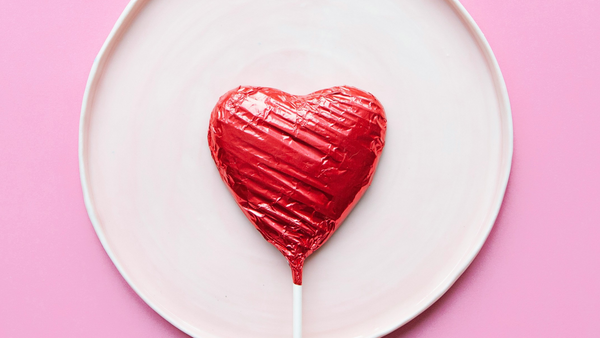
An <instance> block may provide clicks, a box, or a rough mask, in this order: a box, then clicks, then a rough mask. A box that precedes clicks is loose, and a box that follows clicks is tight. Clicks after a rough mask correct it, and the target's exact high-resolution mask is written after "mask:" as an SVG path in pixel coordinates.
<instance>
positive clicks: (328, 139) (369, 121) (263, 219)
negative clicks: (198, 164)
mask: <svg viewBox="0 0 600 338" xmlns="http://www.w3.org/2000/svg"><path fill="white" fill-rule="evenodd" d="M385 131H386V118H385V112H384V110H383V107H382V106H381V103H379V101H377V99H376V98H375V97H374V96H373V95H371V94H370V93H367V92H365V91H362V90H359V89H356V88H352V87H346V86H342V87H333V88H329V89H324V90H320V91H318V92H314V93H312V94H309V95H305V96H296V95H290V94H287V93H285V92H282V91H280V90H277V89H273V88H262V87H239V88H236V89H234V90H232V91H230V92H228V93H226V94H225V95H223V96H222V97H221V98H220V99H219V102H218V103H217V105H216V106H215V108H214V110H213V111H212V115H211V118H210V127H209V131H208V144H209V146H210V150H211V153H212V157H213V159H214V161H215V163H216V165H217V167H218V169H219V172H220V173H221V177H222V178H223V181H224V182H225V183H226V184H227V186H228V187H229V189H230V190H231V192H232V193H233V196H234V198H235V200H236V201H237V203H238V204H239V206H240V207H241V209H242V211H243V212H244V214H246V216H247V217H248V219H249V220H250V221H251V222H252V223H253V224H254V226H255V227H256V229H258V231H260V233H261V234H262V235H263V236H264V238H265V239H266V240H267V241H269V242H270V243H272V244H273V245H275V246H276V247H277V249H279V251H281V253H282V254H283V255H284V256H285V257H286V258H287V259H288V262H289V264H290V267H291V269H292V276H293V280H294V283H295V284H298V285H301V284H302V268H303V265H304V260H305V259H306V257H308V256H309V255H310V254H311V253H313V252H314V251H315V250H317V249H318V248H319V247H321V245H323V243H325V242H326V241H327V240H328V239H329V237H330V236H331V235H332V234H333V232H334V231H335V230H336V229H337V228H338V227H339V226H340V224H341V223H342V221H343V220H344V218H345V217H346V216H347V215H348V213H349V212H350V210H351V209H352V207H354V205H355V204H356V203H357V202H358V200H359V199H360V197H361V196H362V195H363V193H364V192H365V190H366V189H367V187H368V186H369V184H370V183H371V180H372V179H373V174H374V172H375V168H376V166H377V162H378V160H379V156H380V155H381V152H382V150H383V145H384V140H385Z"/></svg>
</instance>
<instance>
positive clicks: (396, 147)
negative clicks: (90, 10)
mask: <svg viewBox="0 0 600 338" xmlns="http://www.w3.org/2000/svg"><path fill="white" fill-rule="evenodd" d="M241 84H243V85H254V86H270V87H276V88H279V89H282V90H285V91H288V92H290V93H293V94H306V93H309V92H312V91H315V90H318V89H323V88H326V87H330V86H334V85H351V86H355V87H358V88H361V89H364V90H367V91H370V92H372V93H373V94H375V96H376V97H377V98H378V99H379V100H380V101H381V102H382V103H383V105H384V107H385V109H386V112H387V116H388V132H387V140H386V141H387V143H386V146H385V150H384V153H383V156H382V159H381V162H380V164H379V168H378V171H377V173H376V175H375V179H374V182H373V185H372V186H371V188H370V189H369V190H368V191H367V193H366V195H365V196H364V197H363V199H362V201H361V202H360V203H359V204H358V205H357V207H356V208H355V210H354V211H353V212H352V213H351V215H350V217H349V218H348V219H347V220H346V222H345V223H344V224H343V225H342V226H341V228H340V229H339V230H338V231H337V233H336V234H334V236H333V237H332V238H331V240H330V241H329V242H328V243H327V244H326V245H325V246H324V247H323V248H321V249H320V250H319V251H318V252H317V253H316V254H315V255H313V256H312V257H311V258H310V259H309V260H308V261H307V264H306V269H305V274H304V276H305V277H304V306H305V307H304V332H305V337H307V338H311V337H312V338H317V337H319V338H321V337H322V338H325V337H326V338H336V337H379V336H381V335H384V334H385V333H388V332H391V331H392V330H394V329H395V328H397V327H399V326H400V325H402V324H403V323H405V322H407V321H408V320H410V319H411V318H413V317H415V316H416V315H417V314H419V313H420V312H422V311H423V310H424V309H426V308H427V307H428V306H430V305H431V304H432V303H433V302H434V301H435V300H436V299H438V298H439V297H440V296H441V295H442V294H443V293H444V292H445V291H446V290H447V289H448V288H449V287H450V286H451V285H452V283H453V282H454V281H455V280H456V279H457V278H458V277H459V276H460V274H461V273H462V272H463V271H464V269H465V268H466V267H467V266H468V265H469V263H470V262H471V261H472V260H473V258H474V257H475V255H476V254H477V252H478V251H479V249H480V248H481V246H482V245H483V243H484V241H485V239H486V237H487V235H488V233H489V231H490V229H491V227H492V225H493V223H494V220H495V218H496V215H497V212H498V209H499V207H500V204H501V202H502V198H503V194H504V190H505V187H506V183H507V180H508V175H509V171H510V163H511V155H512V122H511V115H510V108H509V103H508V97H507V94H506V89H505V86H504V82H503V80H502V76H501V74H500V70H499V68H498V65H497V63H496V61H495V59H494V57H493V54H492V52H491V50H490V48H489V46H488V45H487V42H486V41H485V39H484V37H483V35H482V34H481V32H480V31H479V30H478V28H477V27H476V25H475V24H474V22H473V21H472V20H471V18H470V17H469V16H468V14H467V13H466V12H465V10H464V9H463V8H462V6H461V5H460V4H459V3H458V2H457V1H444V0H419V1H416V0H397V1H390V0H377V1H374V0H369V1H366V0H364V1H349V0H337V1H334V0H322V1H317V0H303V1H298V0H286V1H281V0H272V1H267V0H253V1H222V0H210V1H209V0H202V1H201V0H178V1H171V0H150V1H132V2H131V3H130V4H129V6H128V7H127V9H126V10H125V12H124V14H123V15H122V17H121V18H120V19H119V21H118V23H117V25H116V26H115V28H114V30H113V32H112V33H111V35H110V37H109V38H108V40H107V42H106V44H105V46H104V47H103V49H102V51H101V52H100V54H99V56H98V58H97V60H96V62H95V64H94V68H93V69H92V72H91V74H90V79H89V82H88V87H87V91H86V94H85V98H84V103H83V112H82V118H81V130H80V164H81V179H82V184H83V189H84V195H85V200H86V205H87V208H88V211H89V214H90V218H91V220H92V222H93V224H94V227H95V229H96V231H97V233H98V237H99V238H100V240H101V241H102V244H103V245H104V247H105V249H106V251H107V252H108V254H109V255H110V257H111V259H112V260H113V262H114V263H115V265H116V266H117V268H118V269H119V271H120V272H121V274H122V275H123V276H124V277H125V279H126V280H127V282H129V284H130V285H131V286H132V287H133V289H134V290H135V291H136V292H137V293H138V294H139V295H140V296H141V297H142V298H143V299H144V300H145V301H146V302H147V303H148V304H149V305H150V306H151V307H152V308H153V309H154V310H156V311H157V312H158V313H160V314H161V315H162V316H163V317H164V318H166V319H167V320H168V321H170V322H171V323H173V324H174V325H175V326H177V327H178V328H180V329H181V330H183V331H185V332H187V333H188V334H190V335H192V336H195V337H203V338H209V337H219V338H225V337H236V338H237V337H256V338H270V337H273V338H275V337H277V338H280V337H286V336H291V325H292V315H291V311H292V283H291V274H290V272H289V268H288V266H287V263H286V261H285V259H284V258H283V257H282V256H281V255H280V254H279V252H278V251H277V250H276V249H275V248H273V247H272V246H271V245H270V244H268V243H267V242H265V241H264V240H263V239H262V237H261V236H260V235H259V233H258V232H257V231H256V230H255V229H254V228H253V227H252V225H251V224H250V223H249V222H248V220H246V218H245V217H244V215H243V214H242V212H241V211H240V210H239V209H238V207H237V205H236V204H235V202H234V200H233V198H232V197H231V196H230V195H229V192H228V191H227V189H226V188H225V185H224V184H223V183H222V182H221V179H220V177H219V174H218V172H217V170H216V168H215V166H214V164H213V161H212V159H211V157H210V154H209V149H208V146H207V140H206V134H207V127H208V117H209V114H210V112H211V109H212V108H213V106H214V104H215V103H216V102H217V99H218V98H219V96H220V95H221V94H223V93H225V92H226V91H227V90H229V89H232V88H234V87H236V86H238V85H241Z"/></svg>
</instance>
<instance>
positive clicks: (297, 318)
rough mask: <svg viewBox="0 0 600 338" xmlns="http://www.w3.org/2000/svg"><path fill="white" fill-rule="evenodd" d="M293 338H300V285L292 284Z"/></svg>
mask: <svg viewBox="0 0 600 338" xmlns="http://www.w3.org/2000/svg"><path fill="white" fill-rule="evenodd" d="M293 316H294V328H293V329H294V338H302V285H296V284H294V314H293Z"/></svg>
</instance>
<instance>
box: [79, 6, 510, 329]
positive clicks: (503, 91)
mask: <svg viewBox="0 0 600 338" xmlns="http://www.w3.org/2000/svg"><path fill="white" fill-rule="evenodd" d="M149 1H150V0H130V1H129V3H128V4H127V6H126V7H125V9H124V10H123V12H122V13H121V15H120V16H119V18H118V19H117V22H116V23H115V25H114V26H113V28H112V30H111V32H110V33H109V35H108V37H107V38H106V40H105V41H104V44H103V45H102V47H101V49H100V51H99V52H98V54H97V56H96V58H95V59H94V62H93V64H92V68H91V70H90V74H89V76H88V79H87V83H86V87H85V91H84V94H83V101H82V105H81V113H80V119H79V141H78V159H79V175H80V181H81V188H82V192H83V199H84V204H85V208H86V210H87V213H88V216H89V218H90V221H91V223H92V226H93V227H94V230H95V232H96V235H97V236H98V239H99V240H100V243H101V244H102V247H103V248H104V251H106V253H107V255H108V257H109V258H110V260H111V261H112V263H113V264H114V265H115V267H116V268H117V270H118V271H119V273H120V274H121V276H122V277H123V278H124V279H125V281H126V282H127V284H128V285H129V286H130V287H131V288H132V289H133V290H134V291H135V293H136V294H137V295H138V296H139V297H140V298H141V299H142V300H143V301H144V302H145V303H146V304H148V306H150V308H152V310H154V311H155V312H156V313H158V314H159V315H160V316H161V317H163V318H164V319H165V320H166V321H168V322H169V323H171V324H172V325H173V326H175V327H176V328H178V329H179V330H181V331H183V332H184V333H186V334H188V335H190V336H192V337H198V338H219V337H216V336H214V335H212V334H209V333H207V332H204V331H203V330H202V329H201V328H197V327H195V326H193V325H190V324H188V323H187V322H185V321H178V320H177V317H176V316H175V315H173V314H171V313H169V312H168V311H167V310H165V309H163V308H161V307H160V306H158V305H157V304H154V303H153V302H152V301H151V300H150V298H149V297H147V296H146V295H145V294H144V293H143V292H141V290H139V289H138V287H137V286H136V285H135V284H134V283H133V282H132V281H131V279H130V278H129V276H128V275H127V273H126V271H125V269H124V268H123V267H122V266H121V265H120V263H119V261H118V260H117V258H116V256H115V255H114V253H113V252H112V249H111V247H110V245H109V243H108V241H107V239H106V236H105V235H104V232H103V230H102V227H101V224H100V221H99V220H98V218H97V216H96V211H95V208H94V204H93V202H92V198H91V195H90V188H89V184H88V181H87V168H86V165H85V156H86V149H85V145H86V140H87V138H86V132H85V131H86V127H87V126H88V124H89V121H88V117H89V115H90V114H89V111H90V110H91V104H92V102H93V94H94V92H95V90H96V86H97V84H98V81H99V79H100V78H101V77H102V76H101V75H102V70H103V69H104V66H105V64H106V62H107V61H108V60H109V58H110V55H111V52H112V50H113V49H114V48H115V47H116V46H117V45H118V43H119V38H120V36H121V35H122V34H123V33H125V32H126V30H127V29H128V28H129V25H130V24H131V23H132V22H133V21H134V20H135V18H136V16H137V14H138V13H139V12H140V11H141V10H142V9H143V8H144V6H145V5H146V4H147V3H148V2H149ZM444 1H445V2H446V3H448V5H449V6H451V7H452V8H453V9H454V12H455V13H456V15H458V16H459V18H460V19H461V20H462V21H463V22H464V23H465V25H466V26H467V28H468V29H469V30H470V32H471V35H472V36H473V38H474V40H475V41H476V42H477V43H478V45H479V48H480V50H481V53H482V54H483V56H484V57H485V59H486V61H487V64H488V67H489V68H490V71H491V73H492V74H491V75H492V80H493V83H494V84H495V87H496V96H497V97H498V99H499V102H498V103H499V106H500V109H499V110H500V115H501V117H503V118H504V119H505V121H506V123H505V124H506V126H505V127H506V131H505V133H506V135H504V133H501V139H503V140H502V141H503V142H501V144H502V150H501V159H502V160H506V161H505V163H504V164H501V165H500V170H501V171H502V174H501V175H499V178H500V179H499V181H498V183H499V185H498V188H499V189H498V196H497V199H496V201H495V203H494V204H493V205H492V208H491V210H490V214H489V215H488V222H487V223H484V224H482V227H481V234H480V235H479V240H478V241H474V242H473V247H474V250H473V251H472V252H470V253H467V254H466V255H465V256H464V257H463V258H462V259H461V260H460V261H459V263H458V264H457V265H456V266H455V267H454V269H453V270H452V271H451V273H449V274H448V275H447V276H446V278H445V280H444V281H443V282H442V283H440V284H439V285H438V286H437V287H436V288H435V289H433V290H432V291H431V293H430V294H429V296H428V297H427V298H426V299H425V301H421V305H420V306H419V307H418V308H417V309H416V311H414V312H413V313H411V315H409V316H406V317H404V318H399V321H398V322H397V323H396V324H394V325H391V326H390V327H385V328H382V329H380V330H378V332H376V333H374V334H373V335H371V336H368V337H366V338H380V337H383V336H385V335H387V334H389V333H392V332H393V331H395V330H397V329H398V328H400V327H402V326H403V325H405V324H406V323H408V322H409V321H411V320H413V319H414V318H416V317H417V316H418V315H420V314H421V313H423V312H424V311H425V310H427V309H428V308H429V307H430V306H432V305H433V304H434V303H435V302H436V301H437V300H438V299H440V298H441V297H442V296H443V295H444V294H445V293H446V292H447V291H448V290H449V289H450V288H451V287H452V285H453V284H454V283H455V282H456V281H457V280H458V279H459V278H460V276H461V275H462V274H463V273H464V272H465V270H466V269H467V268H468V267H469V266H470V265H471V263H472V262H473V260H474V259H475V257H477V255H478V254H479V252H480V251H481V248H482V247H483V245H484V244H485V242H486V240H487V238H488V237H489V234H490V232H491V230H492V228H493V227H494V224H495V223H496V220H497V218H498V214H499V212H500V209H501V207H502V203H503V201H504V197H505V193H506V188H507V186H508V180H509V177H510V172H511V168H512V161H513V152H514V131H513V120H512V110H511V106H510V100H509V97H508V90H507V87H506V82H505V80H504V76H503V75H502V72H501V70H500V65H499V64H498V61H497V59H496V56H495V55H494V52H493V51H492V48H491V46H490V44H489V42H488V41H487V39H486V38H485V35H484V34H483V32H482V31H481V29H480V28H479V26H478V25H477V23H476V22H475V20H474V19H473V17H472V16H471V15H470V14H469V12H468V11H467V10H466V8H465V7H464V6H463V5H462V4H461V3H460V1H459V0H444ZM501 125H502V124H501ZM503 136H506V139H504V138H505V137H503ZM192 331H201V335H202V336H198V335H196V334H197V333H196V332H192Z"/></svg>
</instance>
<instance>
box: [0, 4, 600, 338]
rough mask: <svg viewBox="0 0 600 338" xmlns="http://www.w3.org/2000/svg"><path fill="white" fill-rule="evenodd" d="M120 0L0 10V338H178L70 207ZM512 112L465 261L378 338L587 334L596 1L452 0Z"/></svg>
mask: <svg viewBox="0 0 600 338" xmlns="http://www.w3.org/2000/svg"><path fill="white" fill-rule="evenodd" d="M127 2H128V1H127V0H86V1H80V0H55V1H32V0H20V1H16V0H13V1H10V0H2V1H0V8H1V9H0V229H1V230H2V233H1V235H0V337H147V338H152V337H185V335H184V334H183V333H181V332H180V331H179V330H177V329H176V328H174V327H173V326H171V325H170V324H169V323H167V322H166V321H165V320H163V319H162V318H161V317H160V316H159V315H157V314H156V313H154V311H152V310H151V309H150V308H149V307H148V306H147V305H146V304H145V303H144V302H143V301H142V300H141V299H140V298H139V297H138V296H137V295H136V294H135V293H134V292H133V291H132V290H131V289H130V288H129V286H128V285H127V284H126V283H125V281H124V280H123V278H122V277H121V276H120V275H119V273H118V272H117V270H116V269H115V267H114V266H113V264H112V263H111V261H110V260H109V258H108V256H107V255H106V253H105V252H104V250H103V249H102V247H101V245H100V242H99V241H98V238H97V237H96V234H95V233H94V230H93V228H92V226H91V223H90V221H89V219H88V216H87V213H86V211H85V208H84V205H83V199H82V192H81V186H80V183H79V168H78V161H77V136H78V134H77V133H78V124H79V112H80V105H81V100H82V96H83V91H84V88H85V83H86V80H87V76H88V73H89V70H90V67H91V65H92V62H93V60H94V57H95V56H96V54H97V52H98V50H99V49H100V46H101V45H102V43H103V42H104V39H105V38H106V36H107V35H108V33H109V31H110V29H111V27H112V25H113V24H114V23H115V21H116V19H117V17H118V16H119V15H120V13H121V11H122V10H123V8H124V7H125V5H126V4H127ZM463 4H464V5H465V7H466V8H467V9H468V10H469V11H470V13H471V14H472V15H473V17H474V18H475V20H476V21H477V23H478V24H479V25H480V27H481V28H482V30H483V32H484V33H485V34H486V36H487V38H488V40H489V42H490V44H491V45H492V48H493V49H494V52H495V53H496V56H497V58H498V61H499V63H500V66H501V68H502V71H503V73H504V76H505V78H506V82H507V86H508V90H509V94H510V98H511V103H512V107H513V118H514V130H515V154H514V164H513V170H512V174H511V179H510V183H509V186H508V191H507V194H506V199H505V202H504V205H503V207H502V210H501V212H500V216H499V218H498V221H497V222H496V225H495V227H494V230H493V231H492V233H491V235H490V238H489V239H488V241H487V243H486V244H485V246H484V247H483V250H482V251H481V253H480V255H479V256H478V257H477V259H476V260H475V262H474V263H473V265H472V266H471V267H470V268H469V269H468V270H467V272H466V273H465V274H464V275H463V276H462V277H461V278H460V280H459V281H458V282H457V283H456V284H455V286H454V287H453V288H452V289H451V290H450V291H449V292H448V293H447V294H446V295H445V296H444V297H442V299H441V300H440V301H438V302H437V303H436V304H435V305H433V306H432V307H431V308H430V309H429V310H427V311H426V312H425V313H424V314H422V315H421V316H419V317H418V318H417V319H415V320H413V321H412V322H410V323H409V324H407V325H406V326H404V327H403V328H401V329H399V330H398V331H396V332H394V333H392V334H390V335H389V336H388V338H409V337H410V338H413V337H415V338H416V337H419V338H427V337H447V338H452V337H461V338H465V337H600V243H599V240H600V175H599V174H600V44H599V43H598V39H599V38H600V20H598V17H600V2H598V1H596V0H579V1H569V0H503V1H498V0H463Z"/></svg>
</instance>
